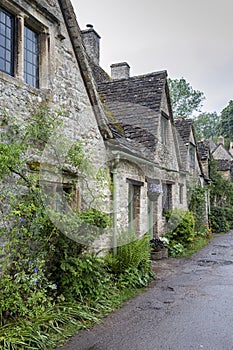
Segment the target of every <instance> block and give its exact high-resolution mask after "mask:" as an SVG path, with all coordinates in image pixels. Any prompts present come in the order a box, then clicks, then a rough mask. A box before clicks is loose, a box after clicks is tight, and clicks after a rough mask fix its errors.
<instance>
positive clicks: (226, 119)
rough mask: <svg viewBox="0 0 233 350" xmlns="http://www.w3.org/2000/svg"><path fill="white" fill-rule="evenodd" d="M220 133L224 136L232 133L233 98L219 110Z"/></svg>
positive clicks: (229, 136) (230, 135)
mask: <svg viewBox="0 0 233 350" xmlns="http://www.w3.org/2000/svg"><path fill="white" fill-rule="evenodd" d="M220 117H221V122H220V133H221V134H222V135H223V136H225V137H226V138H229V139H230V138H232V135H233V100H231V101H230V102H229V103H228V105H227V107H225V108H224V109H223V110H222V112H221V115H220Z"/></svg>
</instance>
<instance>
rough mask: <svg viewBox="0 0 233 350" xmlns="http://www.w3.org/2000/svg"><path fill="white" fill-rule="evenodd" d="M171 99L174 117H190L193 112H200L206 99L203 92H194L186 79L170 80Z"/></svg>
mask: <svg viewBox="0 0 233 350" xmlns="http://www.w3.org/2000/svg"><path fill="white" fill-rule="evenodd" d="M168 84H169V90H170V97H171V102H172V109H173V113H174V116H175V117H177V116H182V117H185V118H187V117H190V116H192V114H193V112H199V111H200V108H201V107H202V101H203V100H204V99H205V96H204V94H203V92H201V91H199V90H194V89H193V88H192V86H191V85H190V84H189V83H188V82H187V81H186V80H185V79H184V78H181V79H168Z"/></svg>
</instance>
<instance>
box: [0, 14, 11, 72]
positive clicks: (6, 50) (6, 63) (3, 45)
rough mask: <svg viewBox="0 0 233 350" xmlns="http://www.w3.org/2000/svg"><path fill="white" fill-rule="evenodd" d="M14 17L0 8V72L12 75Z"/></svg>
mask: <svg viewBox="0 0 233 350" xmlns="http://www.w3.org/2000/svg"><path fill="white" fill-rule="evenodd" d="M13 33H14V17H13V16H12V15H11V14H10V13H8V12H6V11H5V10H3V9H2V8H0V57H1V65H0V70H1V71H3V72H5V73H8V74H11V75H13V66H14V64H13V63H14V62H13V60H14V49H13V48H14V41H13V40H14V38H13Z"/></svg>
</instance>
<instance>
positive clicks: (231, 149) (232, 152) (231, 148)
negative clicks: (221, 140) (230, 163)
mask: <svg viewBox="0 0 233 350" xmlns="http://www.w3.org/2000/svg"><path fill="white" fill-rule="evenodd" d="M229 153H230V154H231V155H232V156H233V142H232V141H231V142H230V148H229Z"/></svg>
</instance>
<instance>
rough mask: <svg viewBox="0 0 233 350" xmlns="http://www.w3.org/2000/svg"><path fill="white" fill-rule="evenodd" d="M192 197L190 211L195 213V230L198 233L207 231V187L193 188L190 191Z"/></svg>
mask: <svg viewBox="0 0 233 350" xmlns="http://www.w3.org/2000/svg"><path fill="white" fill-rule="evenodd" d="M190 192H191V196H190V201H189V210H190V211H191V212H192V213H193V217H194V229H195V232H196V233H199V232H203V230H204V231H205V230H206V221H207V220H206V190H205V187H201V186H198V185H196V186H193V187H192V188H191V189H190Z"/></svg>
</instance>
